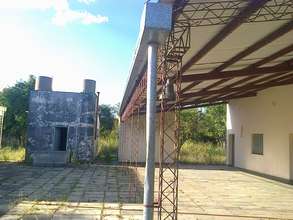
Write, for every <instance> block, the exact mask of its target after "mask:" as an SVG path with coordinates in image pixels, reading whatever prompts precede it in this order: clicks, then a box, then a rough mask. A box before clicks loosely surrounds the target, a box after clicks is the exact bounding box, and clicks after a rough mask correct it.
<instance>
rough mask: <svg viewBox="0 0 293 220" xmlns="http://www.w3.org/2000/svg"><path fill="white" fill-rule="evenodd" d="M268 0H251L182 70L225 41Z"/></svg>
mask: <svg viewBox="0 0 293 220" xmlns="http://www.w3.org/2000/svg"><path fill="white" fill-rule="evenodd" d="M267 2H268V0H251V1H249V3H248V5H247V6H246V7H245V8H244V9H243V10H241V11H240V12H239V14H238V15H237V16H235V17H234V18H233V19H232V20H231V21H230V22H228V23H227V25H225V26H224V27H223V29H221V30H220V32H219V33H217V34H216V35H215V36H214V37H213V38H212V39H211V40H210V41H209V42H208V43H207V44H206V45H205V46H204V47H203V48H202V49H201V50H200V51H199V52H198V53H196V54H195V55H194V56H193V57H192V58H191V59H190V60H189V61H187V63H186V64H184V66H182V72H183V73H184V72H185V71H186V70H188V69H189V68H190V67H191V66H192V65H193V64H194V63H196V62H197V61H199V60H200V59H201V58H202V57H204V56H205V55H206V54H207V53H208V52H209V51H211V50H212V49H213V48H214V47H215V46H217V45H218V44H219V43H220V42H221V41H223V40H224V39H225V38H226V37H227V36H228V35H229V34H230V33H232V32H233V31H234V30H235V29H236V28H238V27H239V26H240V25H241V24H242V23H243V22H244V21H245V20H246V19H247V18H249V17H250V16H251V15H252V14H253V13H254V12H256V11H257V10H258V9H259V8H261V7H262V6H263V5H265V4H266V3H267Z"/></svg>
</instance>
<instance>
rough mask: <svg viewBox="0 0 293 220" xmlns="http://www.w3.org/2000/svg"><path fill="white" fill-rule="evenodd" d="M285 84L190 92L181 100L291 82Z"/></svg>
mask: <svg viewBox="0 0 293 220" xmlns="http://www.w3.org/2000/svg"><path fill="white" fill-rule="evenodd" d="M288 82H289V83H287V81H285V82H267V83H263V84H260V85H244V86H240V87H233V88H222V89H216V90H209V91H198V92H192V93H187V94H183V95H182V98H191V97H197V96H202V95H216V94H221V93H226V92H238V91H244V90H246V91H247V90H251V89H256V90H258V89H262V88H268V87H274V86H281V85H287V84H291V83H292V82H293V80H292V79H291V80H288Z"/></svg>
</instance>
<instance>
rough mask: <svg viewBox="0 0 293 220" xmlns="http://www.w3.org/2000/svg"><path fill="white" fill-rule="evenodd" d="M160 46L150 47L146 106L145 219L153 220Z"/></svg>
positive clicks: (152, 45)
mask: <svg viewBox="0 0 293 220" xmlns="http://www.w3.org/2000/svg"><path fill="white" fill-rule="evenodd" d="M157 52H158V45H157V44H156V43H150V44H149V45H148V65H147V106H146V147H147V148H146V167H145V180H144V201H143V204H144V210H143V219H144V220H152V219H153V213H154V176H155V136H156V98H157V91H156V89H157Z"/></svg>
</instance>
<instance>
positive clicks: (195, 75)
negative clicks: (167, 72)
mask: <svg viewBox="0 0 293 220" xmlns="http://www.w3.org/2000/svg"><path fill="white" fill-rule="evenodd" d="M179 26H180V27H181V29H182V28H184V26H188V27H187V28H186V30H187V31H189V33H184V34H185V38H184V37H182V38H181V39H182V40H185V41H186V42H185V47H182V48H183V50H184V54H183V53H182V67H181V73H182V77H181V94H180V105H181V107H182V108H191V107H198V106H204V105H211V104H215V103H225V102H227V101H229V100H231V99H236V98H243V97H252V96H256V95H257V92H258V91H261V90H264V89H266V88H269V87H273V86H281V85H287V84H293V40H292V39H293V31H292V29H293V2H292V0H274V1H269V0H233V1H232V0H208V1H206V0H189V1H185V0H177V1H175V3H174V6H173V27H172V31H171V33H170V35H171V34H172V33H173V34H174V32H175V30H178V27H179ZM189 27H190V28H189ZM175 36H176V34H175ZM177 37H178V39H179V38H180V36H177ZM168 39H169V38H168ZM173 75H174V74H173ZM171 77H172V76H171ZM143 80H146V79H144V77H143V76H142V77H141V79H140V82H143ZM140 82H139V83H137V87H136V89H134V90H133V91H132V92H131V94H132V96H131V98H129V99H128V102H124V103H122V106H121V111H120V114H121V116H123V115H124V118H127V117H128V116H129V115H130V114H131V112H132V111H133V109H135V108H137V106H139V107H140V108H143V106H144V103H145V89H141V88H140V87H139V86H140V85H141V84H140ZM144 83H145V82H144ZM145 84H146V83H145ZM137 91H140V97H139V98H137V97H135V95H137V93H138V92H137ZM160 92H161V83H160V79H158V95H159V94H160ZM133 100H135V101H133ZM171 104H172V103H171ZM175 104H176V103H175ZM158 105H159V102H158Z"/></svg>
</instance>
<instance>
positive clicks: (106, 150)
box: [98, 131, 118, 162]
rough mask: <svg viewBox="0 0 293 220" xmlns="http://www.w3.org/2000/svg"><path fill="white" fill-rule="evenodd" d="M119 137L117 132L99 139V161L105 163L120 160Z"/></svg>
mask: <svg viewBox="0 0 293 220" xmlns="http://www.w3.org/2000/svg"><path fill="white" fill-rule="evenodd" d="M117 157H118V137H117V134H116V133H115V131H112V132H111V133H110V134H109V135H104V136H101V137H100V138H99V144H98V159H99V160H102V161H105V162H112V161H117V160H118V158H117Z"/></svg>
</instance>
